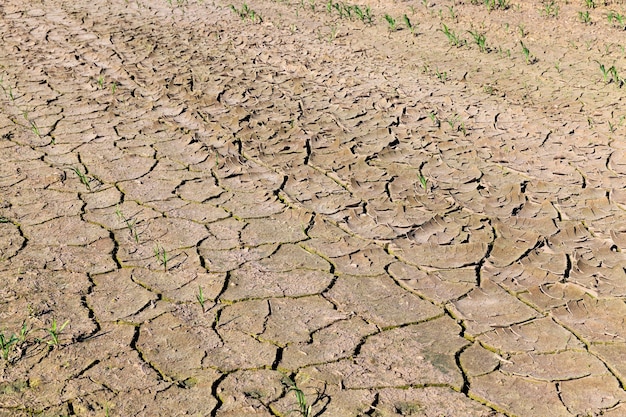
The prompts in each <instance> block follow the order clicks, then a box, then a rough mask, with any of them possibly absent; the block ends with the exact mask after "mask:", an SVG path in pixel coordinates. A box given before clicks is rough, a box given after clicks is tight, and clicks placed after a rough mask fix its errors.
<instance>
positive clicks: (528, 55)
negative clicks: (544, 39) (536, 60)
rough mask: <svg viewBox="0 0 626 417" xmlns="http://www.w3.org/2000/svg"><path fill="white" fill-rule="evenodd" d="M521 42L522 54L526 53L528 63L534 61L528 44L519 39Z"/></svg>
mask: <svg viewBox="0 0 626 417" xmlns="http://www.w3.org/2000/svg"><path fill="white" fill-rule="evenodd" d="M519 43H520V45H521V46H522V54H524V59H525V60H526V63H527V64H530V63H531V62H532V59H531V56H530V50H529V49H528V48H527V47H526V45H524V42H522V41H521V40H520V41H519Z"/></svg>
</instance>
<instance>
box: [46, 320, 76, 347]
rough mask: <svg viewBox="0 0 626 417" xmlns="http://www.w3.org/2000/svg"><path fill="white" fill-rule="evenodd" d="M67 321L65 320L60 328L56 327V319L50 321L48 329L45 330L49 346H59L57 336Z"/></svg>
mask: <svg viewBox="0 0 626 417" xmlns="http://www.w3.org/2000/svg"><path fill="white" fill-rule="evenodd" d="M69 322H70V321H69V320H66V321H65V323H63V324H62V325H61V326H58V324H57V321H56V319H52V324H51V325H50V328H49V329H46V332H48V334H49V335H50V340H48V342H46V343H48V345H49V346H58V344H59V335H60V334H61V332H62V331H63V329H65V326H67V324H68V323H69Z"/></svg>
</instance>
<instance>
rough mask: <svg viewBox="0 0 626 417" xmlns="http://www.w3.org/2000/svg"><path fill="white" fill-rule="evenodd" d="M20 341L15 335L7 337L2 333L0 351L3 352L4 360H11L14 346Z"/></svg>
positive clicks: (0, 334)
mask: <svg viewBox="0 0 626 417" xmlns="http://www.w3.org/2000/svg"><path fill="white" fill-rule="evenodd" d="M17 341H18V339H17V336H15V335H14V334H12V335H11V337H8V336H5V335H4V333H0V351H1V352H2V359H4V360H5V361H8V360H9V354H10V353H11V349H12V346H13V345H14V344H16V343H17Z"/></svg>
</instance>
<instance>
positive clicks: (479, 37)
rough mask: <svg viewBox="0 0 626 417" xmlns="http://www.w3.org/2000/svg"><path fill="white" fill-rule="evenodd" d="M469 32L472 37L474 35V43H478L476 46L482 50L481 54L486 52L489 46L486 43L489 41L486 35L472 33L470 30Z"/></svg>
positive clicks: (476, 32)
mask: <svg viewBox="0 0 626 417" xmlns="http://www.w3.org/2000/svg"><path fill="white" fill-rule="evenodd" d="M468 32H469V34H470V35H472V38H474V42H476V45H478V49H479V50H480V52H486V51H487V46H486V45H485V43H486V42H487V39H486V37H485V34H484V33H480V32H478V31H474V32H472V31H471V30H469V31H468Z"/></svg>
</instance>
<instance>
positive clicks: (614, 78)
mask: <svg viewBox="0 0 626 417" xmlns="http://www.w3.org/2000/svg"><path fill="white" fill-rule="evenodd" d="M599 65H600V71H601V72H602V78H603V79H604V83H605V84H609V83H611V82H614V83H615V84H616V85H617V86H618V87H619V88H621V87H622V86H623V85H624V82H625V81H626V80H625V79H624V78H620V76H619V74H618V72H617V68H615V65H612V66H611V67H610V68H606V67H605V66H604V64H599Z"/></svg>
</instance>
